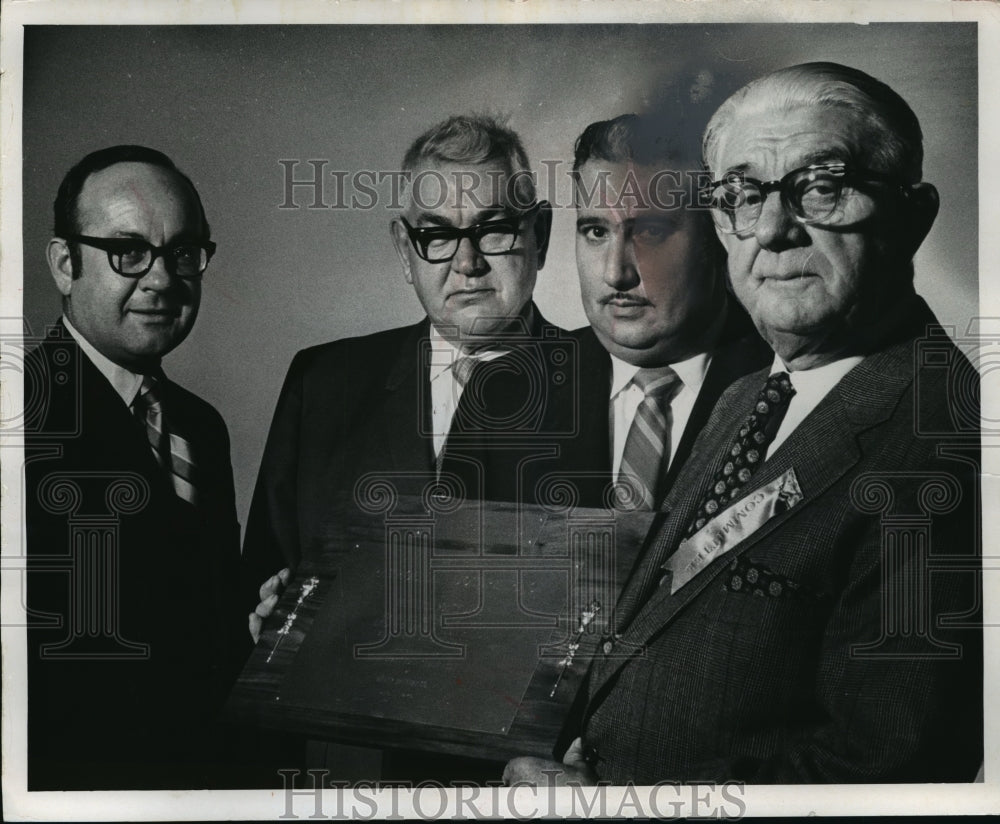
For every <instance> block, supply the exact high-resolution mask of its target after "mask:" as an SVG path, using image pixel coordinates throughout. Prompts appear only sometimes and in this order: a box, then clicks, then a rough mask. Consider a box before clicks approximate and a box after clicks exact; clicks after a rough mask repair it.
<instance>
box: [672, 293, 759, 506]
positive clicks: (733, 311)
mask: <svg viewBox="0 0 1000 824" xmlns="http://www.w3.org/2000/svg"><path fill="white" fill-rule="evenodd" d="M773 359H774V353H773V352H771V350H770V348H769V347H768V346H767V344H766V343H764V341H763V340H762V339H761V338H760V336H759V335H758V334H757V330H756V329H754V327H753V324H752V323H751V322H750V318H749V317H748V316H747V314H746V312H745V311H744V309H743V308H742V307H741V306H740V305H739V304H738V303H736V302H735V301H733V300H730V301H729V303H728V306H727V307H726V322H725V326H724V328H723V330H722V334H721V335H720V336H719V341H718V343H717V344H716V346H715V348H714V350H713V353H712V361H711V364H710V365H709V367H708V372H707V373H706V374H705V380H704V381H703V382H702V385H701V389H700V390H699V392H698V397H697V398H696V399H695V402H694V406H693V407H692V409H691V415H690V416H689V417H688V422H687V425H686V426H685V427H684V432H683V434H682V435H681V439H680V441H679V442H678V444H677V450H676V452H675V454H674V459H673V460H672V461H671V462H670V467H669V469H668V471H667V472H666V474H665V476H664V477H663V479H662V481H661V483H660V489H661V490H662V493H661V496H660V499H659V501H658V503H662V502H663V501H664V500H665V498H666V495H667V493H668V492H669V491H670V488H671V487H672V486H673V483H674V481H675V480H676V479H677V477H678V475H679V474H680V472H681V469H682V468H683V466H684V464H685V463H686V461H687V459H688V457H689V455H690V454H691V449H692V447H693V446H694V443H695V441H696V440H697V439H698V435H699V434H700V433H701V430H702V429H703V428H704V427H705V424H706V423H707V422H708V419H709V418H710V417H711V415H712V411H713V410H714V409H715V405H716V402H717V401H718V400H719V397H720V396H721V395H722V393H723V392H724V391H725V390H726V388H727V387H728V386H729V385H730V384H732V383H733V382H734V381H735V380H737V379H738V378H741V377H743V376H744V375H746V374H748V373H750V372H754V371H756V370H757V369H761V368H762V367H764V366H766V365H769V364H770V363H771V362H772V360H773Z"/></svg>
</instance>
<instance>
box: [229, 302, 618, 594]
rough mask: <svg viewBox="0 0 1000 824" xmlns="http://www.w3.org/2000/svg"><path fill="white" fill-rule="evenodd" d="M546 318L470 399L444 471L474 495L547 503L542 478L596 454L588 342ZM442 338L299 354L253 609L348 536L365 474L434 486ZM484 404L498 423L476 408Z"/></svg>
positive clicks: (267, 493)
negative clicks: (289, 569) (589, 412)
mask: <svg viewBox="0 0 1000 824" xmlns="http://www.w3.org/2000/svg"><path fill="white" fill-rule="evenodd" d="M533 315H534V318H535V323H534V325H533V327H532V328H531V329H530V330H527V333H526V334H522V335H518V336H514V337H513V338H511V339H510V341H508V342H509V344H510V346H511V348H512V349H513V350H514V351H513V352H512V353H511V354H509V355H507V356H505V357H503V358H501V359H499V360H498V361H497V362H495V364H494V366H495V365H496V364H500V368H497V369H492V368H487V369H485V370H483V371H484V376H483V378H482V380H481V381H480V378H478V377H477V375H478V370H477V373H474V374H473V377H472V378H471V379H470V383H469V385H467V386H466V389H465V391H464V392H463V394H462V399H461V401H460V403H459V407H458V410H457V411H456V413H455V418H454V420H453V422H452V431H451V433H450V434H449V436H448V441H447V446H446V450H445V455H446V458H445V463H444V465H443V467H442V473H443V474H446V475H447V476H448V477H450V478H457V479H459V480H460V482H461V485H462V486H461V494H462V496H463V497H468V498H473V499H484V500H496V501H520V502H526V503H532V502H535V501H537V500H538V499H539V494H542V495H544V494H546V493H545V490H544V489H542V490H541V492H539V489H540V487H539V484H543V485H544V484H545V483H546V482H547V481H548V480H550V479H551V478H553V477H555V476H556V475H558V473H560V472H562V471H568V470H569V469H570V468H572V467H577V466H580V465H582V464H583V463H584V462H585V460H586V459H587V458H586V456H589V455H590V454H591V453H592V452H593V451H594V449H593V447H591V446H590V445H588V444H586V443H585V442H584V441H583V440H582V439H581V432H580V428H579V425H578V423H577V416H578V415H579V403H578V401H577V395H576V393H577V391H578V375H579V373H580V365H579V364H578V363H577V360H576V356H575V354H574V353H575V346H574V345H573V343H572V342H571V341H569V340H567V338H566V333H565V332H563V331H562V330H560V329H558V328H557V327H555V326H552V325H551V324H549V323H547V322H546V321H545V320H544V319H543V318H542V317H541V316H540V314H539V313H538V311H537V310H535V311H534V313H533ZM429 334H430V322H429V321H428V320H427V319H425V320H423V321H421V322H420V323H418V324H415V325H413V326H408V327H402V328H399V329H390V330H388V331H385V332H379V333H376V334H373V335H367V336H365V337H358V338H348V339H345V340H339V341H334V342H333V343H327V344H323V345H320V346H315V347H312V348H310V349H305V350H303V351H301V352H299V353H298V354H297V355H296V356H295V358H294V360H293V361H292V364H291V366H290V367H289V370H288V375H287V376H286V378H285V382H284V386H283V387H282V390H281V394H280V396H279V398H278V403H277V408H276V410H275V413H274V419H273V421H272V423H271V430H270V433H269V435H268V439H267V444H266V446H265V449H264V455H263V459H262V461H261V467H260V474H259V475H258V479H257V485H256V488H255V490H254V496H253V502H252V504H251V508H250V516H249V519H248V522H247V529H246V537H245V541H244V558H245V560H246V562H247V566H248V570H249V574H250V575H251V581H250V585H249V590H250V592H251V600H252V602H253V605H256V602H257V601H256V598H254V597H253V592H254V591H255V590H256V587H257V586H259V584H260V582H261V581H263V580H265V579H266V578H267V577H268V576H270V575H272V574H274V572H276V571H277V570H278V569H280V568H281V567H282V566H285V565H289V564H290V565H292V566H294V565H295V564H296V563H297V562H298V560H299V559H300V558H301V557H302V555H303V554H306V553H308V552H310V551H311V550H312V549H313V548H314V547H317V546H322V545H323V543H324V542H325V541H327V540H329V538H330V537H331V536H332V535H335V534H336V533H337V530H338V529H339V523H338V518H339V517H340V516H339V515H338V502H340V501H344V500H349V499H350V498H351V496H353V495H355V494H363V492H362V491H361V490H360V489H358V490H356V489H355V487H356V484H357V483H358V482H359V480H361V479H364V478H366V477H373V476H378V477H383V478H389V479H391V481H392V483H393V485H394V486H395V487H396V489H397V490H398V491H399V492H400V493H401V494H419V493H420V491H421V490H422V489H423V488H424V487H425V486H426V485H427V484H428V483H430V482H432V481H433V479H434V477H435V469H436V467H435V458H434V449H433V438H432V435H431V428H430V421H431V413H430V406H431V398H430V390H429V388H428V387H429V380H428V372H429V361H428V354H429V349H428V342H429ZM501 361H502V362H503V363H502V364H501V363H500V362H501ZM505 366H510V367H511V368H509V369H508V368H505ZM487 367H490V365H489V364H487ZM473 398H478V399H479V400H480V401H481V403H482V404H483V405H484V406H485V407H486V409H487V411H488V418H489V419H488V420H483V419H479V420H478V422H477V420H476V418H475V416H470V415H468V414H466V411H467V404H468V402H469V401H470V400H471V399H473ZM463 422H464V423H463ZM605 437H606V436H605Z"/></svg>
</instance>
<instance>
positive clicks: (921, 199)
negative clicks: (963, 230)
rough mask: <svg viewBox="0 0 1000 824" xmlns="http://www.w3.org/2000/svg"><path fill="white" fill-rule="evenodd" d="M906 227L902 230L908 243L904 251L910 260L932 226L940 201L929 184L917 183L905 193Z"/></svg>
mask: <svg viewBox="0 0 1000 824" xmlns="http://www.w3.org/2000/svg"><path fill="white" fill-rule="evenodd" d="M907 204H908V208H907V209H906V218H905V219H906V225H905V226H904V227H903V228H902V231H903V233H904V237H905V238H906V240H907V242H908V243H909V248H908V249H907V250H906V251H907V252H908V254H909V257H910V258H912V257H913V256H914V255H915V254H916V253H917V249H919V248H920V244H921V243H923V242H924V238H926V237H927V233H928V232H929V231H930V230H931V226H933V225H934V219H935V218H936V217H937V213H938V207H939V206H940V205H941V201H940V199H939V198H938V191H937V189H935V188H934V186H933V184H931V183H917V184H915V185H914V186H911V187H910V189H909V191H908V193H907Z"/></svg>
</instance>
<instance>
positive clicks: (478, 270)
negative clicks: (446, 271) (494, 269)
mask: <svg viewBox="0 0 1000 824" xmlns="http://www.w3.org/2000/svg"><path fill="white" fill-rule="evenodd" d="M451 268H452V270H453V271H455V272H458V273H459V274H460V275H465V276H466V277H467V278H475V277H481V276H482V275H485V274H486V273H487V272H488V271H489V268H490V267H489V264H487V263H486V258H485V257H484V256H483V254H482V252H480V251H479V250H478V249H476V247H475V246H473V244H472V240H471V239H470V238H467V237H463V238H462V239H461V240H459V241H458V248H457V249H456V250H455V257H453V258H452V259H451Z"/></svg>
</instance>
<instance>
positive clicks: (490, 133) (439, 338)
mask: <svg viewBox="0 0 1000 824" xmlns="http://www.w3.org/2000/svg"><path fill="white" fill-rule="evenodd" d="M403 170H404V172H405V173H406V174H407V177H408V183H407V185H406V188H405V190H404V192H403V200H404V202H403V211H402V214H400V215H399V216H397V217H395V218H394V219H393V220H392V221H391V224H390V231H391V237H392V242H393V244H394V246H395V249H396V251H397V253H398V255H399V259H400V262H401V264H402V272H403V276H404V278H405V280H406V282H407V283H409V284H411V285H412V286H413V289H414V291H415V292H416V296H417V299H418V300H419V302H420V305H421V306H422V308H423V310H424V312H425V313H426V317H425V318H424V319H423V320H421V321H420V322H418V323H416V324H414V325H412V326H406V327H402V328H397V329H390V330H388V331H384V332H379V333H376V334H373V335H369V336H366V337H359V338H350V339H345V340H339V341H335V342H333V343H328V344H324V345H321V346H317V347H313V348H311V349H307V350H304V351H303V352H300V353H299V354H298V355H296V357H295V359H294V361H293V362H292V365H291V367H290V369H289V372H288V375H287V377H286V379H285V384H284V387H283V389H282V391H281V396H280V398H279V399H278V404H277V409H276V412H275V415H274V420H273V423H272V426H271V432H270V435H269V437H268V441H267V446H266V448H265V451H264V456H263V460H262V464H261V469H260V475H259V478H258V481H257V486H256V490H255V492H254V497H253V503H252V506H251V511H250V517H249V521H248V524H247V532H246V540H245V544H244V555H245V559H246V561H247V563H248V565H249V567H250V569H251V570H253V572H254V574H256V576H257V577H256V579H255V580H257V581H258V582H259V581H264V580H265V579H267V576H271V575H272V573H275V571H276V570H278V569H279V568H281V567H286V566H288V565H291V566H294V565H296V564H297V563H298V561H299V560H300V559H301V558H302V557H303V555H305V554H308V553H310V552H311V551H314V550H315V549H317V548H320V547H322V546H324V544H325V543H326V544H328V543H329V541H330V540H331V536H332V535H334V534H336V530H338V529H339V524H340V520H339V519H340V518H341V517H342V513H343V511H344V509H345V508H346V509H348V510H349V509H350V508H351V507H352V506H353V505H354V502H355V498H356V496H358V495H360V494H363V493H362V492H360V491H357V490H356V485H357V484H358V482H359V480H362V479H371V478H379V479H383V480H384V481H385V482H386V483H388V484H391V485H392V487H393V488H394V490H395V491H396V492H398V493H401V494H415V495H416V494H424V493H426V492H427V491H428V490H430V491H432V492H433V491H437V492H440V493H444V494H447V495H451V496H455V497H458V498H466V499H474V500H475V499H478V500H489V501H507V502H515V503H531V502H534V501H535V500H537V499H538V497H539V496H540V495H543V494H544V482H545V479H546V478H550V479H552V478H556V477H560V475H559V473H560V471H563V470H566V471H568V469H569V468H570V467H573V466H577V465H583V464H586V463H587V461H589V460H590V459H591V456H592V455H593V454H594V453H595V450H592V449H588V448H586V447H585V446H584V445H582V444H580V443H579V440H578V438H577V427H576V424H575V416H576V415H577V414H578V410H577V409H576V408H575V403H576V398H575V392H576V375H577V373H578V369H579V367H578V365H577V364H576V360H575V355H574V353H575V348H574V343H573V341H572V340H570V339H569V338H568V337H566V336H564V335H563V333H562V331H561V330H559V329H558V328H556V327H554V326H552V325H551V324H549V323H547V322H546V321H545V319H544V318H543V317H542V316H541V313H540V312H539V311H538V308H537V307H536V306H535V305H534V304H533V302H532V299H531V298H532V291H533V289H534V286H535V280H536V277H537V274H538V270H539V269H541V268H542V265H543V264H544V262H545V254H546V249H547V245H548V240H549V229H550V224H551V211H550V207H549V204H548V203H545V202H541V203H539V202H537V200H536V196H535V188H534V182H533V178H532V176H531V174H530V171H529V166H528V158H527V156H526V154H525V151H524V149H523V147H522V145H521V141H520V139H519V138H518V136H517V135H516V134H515V133H514V132H513V131H511V130H510V129H508V128H506V127H505V126H504V125H502V124H500V123H498V122H497V121H495V120H493V119H491V118H488V117H465V116H460V117H452V118H449V119H448V120H446V121H444V122H442V123H439V124H437V125H436V126H434V127H433V128H431V129H430V130H429V131H427V132H426V133H425V134H423V135H421V136H420V137H419V138H418V139H417V140H416V141H415V142H414V143H413V144H412V146H411V147H410V149H409V150H408V151H407V153H406V155H405V158H404V161H403ZM577 474H579V473H577ZM594 503H599V502H597V501H595V502H594ZM287 578H288V573H287V571H286V570H282V572H281V573H279V574H278V575H274V576H272V577H271V578H270V579H267V581H266V583H265V585H264V586H263V587H262V588H261V593H260V594H261V598H262V601H261V603H260V604H259V605H258V607H257V608H256V610H255V612H254V613H252V614H251V616H250V623H251V633H253V634H256V633H257V632H259V627H260V619H261V617H262V616H264V617H266V615H267V614H269V613H270V611H271V609H273V606H274V603H275V601H276V598H277V595H276V591H277V589H278V588H279V586H280V584H279V581H280V582H281V583H285V582H287ZM364 757H365V756H363V755H359V756H357V757H355V758H352V759H351V763H350V764H348V765H346V766H345V765H341V766H342V767H343V769H341V768H340V767H337V766H334V767H333V770H332V772H333V773H334V774H333V777H334V778H344V777H351V776H350V775H349V773H353V774H354V775H355V776H356V777H367V778H372V777H375V776H376V775H377V774H378V772H377V770H379V769H381V770H382V775H383V776H386V775H388V774H391V773H392V772H393V770H392V769H391V768H390V767H389V766H388V765H385V764H384V765H383V767H381V768H380V767H378V765H375V766H364V765H363V763H362V762H363V758H364ZM369 763H370V762H369ZM414 768H419V769H420V770H421V771H422V775H424V776H428V775H429V776H432V777H434V776H442V777H446V778H451V777H458V776H457V775H455V774H454V773H452V772H450V771H451V766H448V767H443V768H441V770H440V771H438V772H436V773H435V769H436V768H435V767H434V766H433V765H432V759H431V758H429V757H422V758H420V759H418V760H414V761H410V762H408V763H407V764H406V765H405V766H403V767H401V769H402V770H404V773H403V775H402V777H404V778H415V777H417V776H416V775H415V773H414V772H413V771H412V770H413V769H414Z"/></svg>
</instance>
